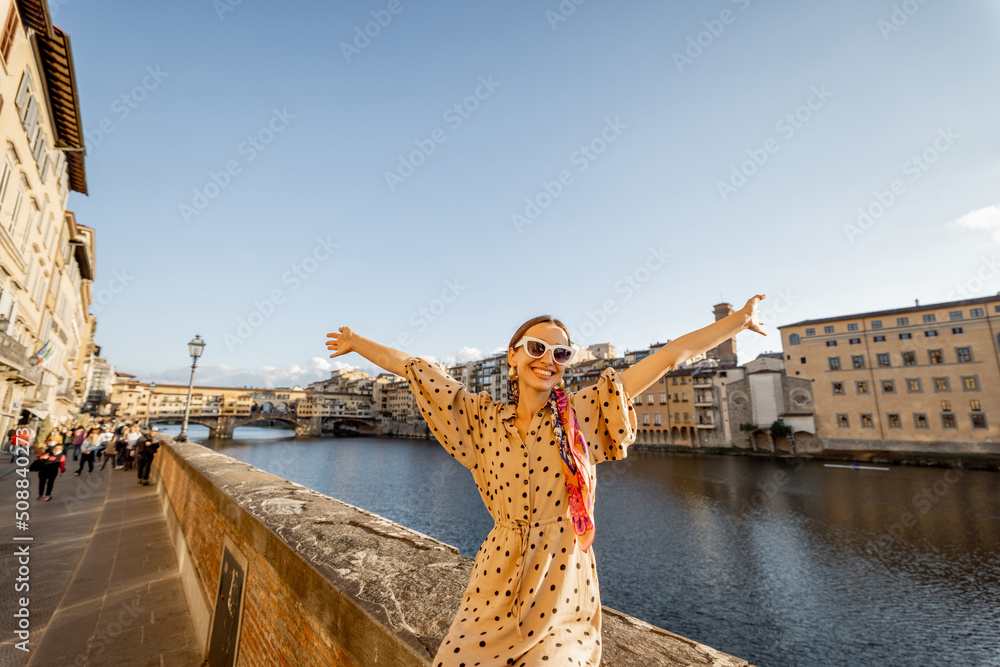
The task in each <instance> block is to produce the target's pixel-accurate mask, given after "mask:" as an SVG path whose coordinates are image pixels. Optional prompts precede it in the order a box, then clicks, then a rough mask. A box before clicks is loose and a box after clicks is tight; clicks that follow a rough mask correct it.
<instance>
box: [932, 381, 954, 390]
mask: <svg viewBox="0 0 1000 667" xmlns="http://www.w3.org/2000/svg"><path fill="white" fill-rule="evenodd" d="M934 391H951V387H949V386H948V378H934Z"/></svg>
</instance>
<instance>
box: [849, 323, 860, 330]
mask: <svg viewBox="0 0 1000 667" xmlns="http://www.w3.org/2000/svg"><path fill="white" fill-rule="evenodd" d="M847 330H848V331H857V330H858V325H857V324H854V323H852V324H848V325H847Z"/></svg>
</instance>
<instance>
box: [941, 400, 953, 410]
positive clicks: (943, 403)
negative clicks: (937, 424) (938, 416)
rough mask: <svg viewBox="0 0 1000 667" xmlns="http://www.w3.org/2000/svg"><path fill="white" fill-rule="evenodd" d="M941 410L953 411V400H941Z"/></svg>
mask: <svg viewBox="0 0 1000 667" xmlns="http://www.w3.org/2000/svg"><path fill="white" fill-rule="evenodd" d="M941 412H951V401H941Z"/></svg>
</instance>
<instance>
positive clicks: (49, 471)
mask: <svg viewBox="0 0 1000 667" xmlns="http://www.w3.org/2000/svg"><path fill="white" fill-rule="evenodd" d="M38 459H39V460H40V461H41V462H42V466H41V468H39V469H38V500H44V501H45V502H48V501H50V500H52V485H53V484H55V481H56V477H58V476H59V473H64V472H66V455H65V454H63V448H62V445H56V446H55V447H54V448H53V449H51V450H48V451H46V452H45V453H44V454H42V455H41V456H39V457H38Z"/></svg>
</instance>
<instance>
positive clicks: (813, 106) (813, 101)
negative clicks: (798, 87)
mask: <svg viewBox="0 0 1000 667" xmlns="http://www.w3.org/2000/svg"><path fill="white" fill-rule="evenodd" d="M831 97H833V93H831V92H830V91H829V90H827V89H826V84H821V85H820V86H819V87H818V88H817V87H816V86H811V87H810V88H809V96H808V97H807V98H806V100H805V102H803V103H802V104H800V105H799V106H797V107H795V109H793V110H792V111H789V112H788V113H786V114H785V115H784V116H782V117H781V118H779V119H778V120H777V121H776V122H775V123H774V131H775V132H777V133H778V134H780V135H781V138H782V139H783V140H784V141H788V140H789V139H791V138H792V137H794V136H795V133H796V132H798V131H799V130H801V129H802V128H803V127H804V126H805V124H806V123H808V122H809V121H810V120H811V119H812V117H813V113H814V112H816V111H819V110H820V109H822V108H823V106H824V105H825V104H826V103H827V101H828V100H829V99H830V98H831ZM779 150H781V142H780V141H779V140H778V139H775V138H774V137H768V138H767V139H766V140H765V141H764V142H763V144H762V145H761V146H760V147H757V148H748V149H747V151H746V154H747V159H746V160H743V161H742V162H740V163H739V164H734V165H731V168H730V172H729V178H728V179H727V180H725V181H716V182H715V189H716V190H717V191H718V193H719V197H721V198H722V201H723V202H726V201H729V197H731V196H732V195H734V194H736V193H737V192H738V191H739V189H740V188H742V187H743V186H744V185H746V184H747V183H748V182H749V180H750V179H751V178H753V176H754V175H755V174H756V173H757V172H758V171H759V170H760V168H761V167H763V166H764V165H765V164H767V162H768V160H770V159H771V156H772V155H774V154H775V153H777V152H778V151H779Z"/></svg>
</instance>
